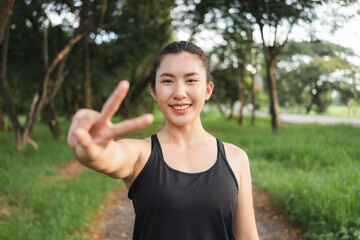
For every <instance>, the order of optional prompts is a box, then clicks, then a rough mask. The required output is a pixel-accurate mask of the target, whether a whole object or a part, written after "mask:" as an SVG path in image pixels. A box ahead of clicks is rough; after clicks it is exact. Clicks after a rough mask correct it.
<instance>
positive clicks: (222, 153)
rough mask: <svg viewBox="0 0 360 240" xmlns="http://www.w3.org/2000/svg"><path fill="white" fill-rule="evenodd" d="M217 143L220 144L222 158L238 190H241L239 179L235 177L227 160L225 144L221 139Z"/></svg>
mask: <svg viewBox="0 0 360 240" xmlns="http://www.w3.org/2000/svg"><path fill="white" fill-rule="evenodd" d="M216 141H217V144H218V149H219V153H220V156H221V158H222V160H223V162H224V163H225V165H226V167H227V169H228V171H229V172H230V174H231V176H232V178H233V179H234V181H235V184H236V187H237V189H239V185H238V181H237V179H236V177H235V174H234V171H233V170H232V168H231V166H230V164H229V161H228V160H227V158H226V154H225V147H224V144H223V142H221V141H220V140H219V139H216Z"/></svg>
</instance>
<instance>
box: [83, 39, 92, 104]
mask: <svg viewBox="0 0 360 240" xmlns="http://www.w3.org/2000/svg"><path fill="white" fill-rule="evenodd" d="M83 104H84V108H91V81H90V53H89V38H88V36H85V38H84V80H83Z"/></svg>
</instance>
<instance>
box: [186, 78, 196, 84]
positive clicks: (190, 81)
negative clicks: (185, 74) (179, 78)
mask: <svg viewBox="0 0 360 240" xmlns="http://www.w3.org/2000/svg"><path fill="white" fill-rule="evenodd" d="M186 82H188V83H195V82H197V80H195V79H188V80H187V81H186Z"/></svg>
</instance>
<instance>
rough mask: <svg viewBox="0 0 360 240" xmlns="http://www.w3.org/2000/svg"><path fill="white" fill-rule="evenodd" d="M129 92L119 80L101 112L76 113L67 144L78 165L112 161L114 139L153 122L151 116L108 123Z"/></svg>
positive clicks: (85, 111) (126, 86)
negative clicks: (78, 162) (102, 160)
mask: <svg viewBox="0 0 360 240" xmlns="http://www.w3.org/2000/svg"><path fill="white" fill-rule="evenodd" d="M128 90H129V83H128V82H127V81H121V82H120V83H119V84H118V85H117V87H116V88H115V90H114V91H113V93H112V94H111V96H110V97H109V99H108V100H107V101H106V103H105V104H104V106H103V108H102V109H101V112H97V111H95V110H92V109H81V110H79V111H77V112H76V113H75V115H74V117H73V121H72V124H71V126H70V130H69V134H68V144H69V146H70V147H71V148H72V149H73V151H74V153H75V155H76V157H77V158H78V160H79V161H80V162H82V163H84V164H85V165H87V164H86V162H88V161H95V160H101V159H104V158H107V159H109V158H113V156H111V155H114V154H115V148H116V144H115V142H114V139H116V138H118V137H120V136H122V135H124V134H127V133H130V132H134V131H137V130H139V129H141V128H143V127H145V126H147V125H149V124H151V123H152V121H153V116H152V115H151V114H145V115H143V116H141V117H139V118H136V119H131V120H124V121H121V122H119V123H116V124H113V123H112V122H111V118H112V117H113V116H114V115H115V113H116V112H117V110H118V109H119V107H120V105H121V103H122V101H123V100H124V98H125V96H126V94H127V92H128Z"/></svg>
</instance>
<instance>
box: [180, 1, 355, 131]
mask: <svg viewBox="0 0 360 240" xmlns="http://www.w3.org/2000/svg"><path fill="white" fill-rule="evenodd" d="M327 2H328V1H326V0H320V1H307V0H300V1H295V0H290V1H289V0H278V1H269V0H256V1H254V0H246V1H239V0H221V1H214V0H203V1H200V2H198V1H186V3H188V4H189V3H190V4H193V5H194V6H195V8H194V9H192V10H191V9H190V11H189V12H190V16H191V17H192V21H193V22H194V23H193V25H194V26H196V25H198V24H203V23H206V22H207V21H208V19H211V16H213V17H214V18H218V19H228V18H229V16H230V17H231V18H232V21H225V24H232V25H237V24H241V25H243V26H246V25H248V24H251V25H252V26H257V27H258V28H259V30H260V36H261V42H262V45H263V51H264V58H265V62H266V71H267V80H268V86H269V99H270V113H271V116H272V121H271V124H272V127H273V129H274V130H275V129H277V128H279V127H280V125H281V122H280V119H279V103H278V93H277V83H276V75H275V71H276V63H277V61H278V58H279V54H280V53H281V51H282V50H283V48H284V47H285V45H286V43H287V41H288V37H289V34H290V32H291V30H292V28H293V26H294V25H295V24H297V23H299V21H304V22H311V21H312V20H314V19H315V18H316V14H315V8H316V7H317V6H320V5H322V4H325V3H327ZM337 2H338V4H340V5H342V4H343V5H347V4H350V3H354V2H357V1H356V0H342V1H337Z"/></svg>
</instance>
